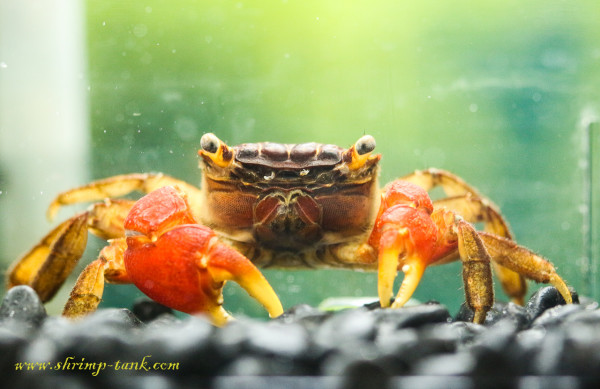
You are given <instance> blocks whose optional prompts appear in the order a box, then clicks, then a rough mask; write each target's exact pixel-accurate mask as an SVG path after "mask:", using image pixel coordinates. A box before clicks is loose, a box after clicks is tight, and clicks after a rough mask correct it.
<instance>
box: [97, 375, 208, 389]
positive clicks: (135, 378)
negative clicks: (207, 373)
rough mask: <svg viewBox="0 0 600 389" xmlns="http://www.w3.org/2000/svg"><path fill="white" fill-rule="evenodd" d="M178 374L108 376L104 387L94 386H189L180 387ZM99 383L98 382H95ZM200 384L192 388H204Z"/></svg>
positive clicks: (168, 388)
mask: <svg viewBox="0 0 600 389" xmlns="http://www.w3.org/2000/svg"><path fill="white" fill-rule="evenodd" d="M177 373H178V372H176V371H175V372H173V374H172V376H171V375H170V374H162V375H158V374H137V375H116V374H113V375H108V376H106V377H103V379H102V384H103V385H101V386H100V385H97V383H96V382H94V381H92V382H94V383H96V385H94V386H95V387H105V388H127V389H175V388H182V387H187V386H182V385H180V384H179V383H178V382H177V381H175V377H176V375H177ZM95 381H98V380H95ZM198 384H199V383H198V381H197V380H196V383H195V385H193V386H190V387H202V386H197V385H198Z"/></svg>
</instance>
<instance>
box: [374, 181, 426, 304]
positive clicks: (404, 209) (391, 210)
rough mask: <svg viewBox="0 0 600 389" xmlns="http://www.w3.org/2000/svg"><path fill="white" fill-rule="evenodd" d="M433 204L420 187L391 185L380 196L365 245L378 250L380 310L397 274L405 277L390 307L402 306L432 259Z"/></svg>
mask: <svg viewBox="0 0 600 389" xmlns="http://www.w3.org/2000/svg"><path fill="white" fill-rule="evenodd" d="M432 212H433V203H432V202H431V199H430V198H429V195H428V194H427V192H426V191H425V190H423V189H422V188H421V187H419V186H417V185H414V184H412V183H410V182H406V181H394V182H392V183H391V184H390V185H388V186H387V187H386V189H385V191H384V193H383V194H382V196H381V206H380V208H379V213H378V216H377V219H376V222H375V226H374V228H373V232H372V233H371V236H370V237H369V241H368V243H369V244H370V245H371V246H373V247H374V248H376V249H377V250H378V253H379V254H378V264H379V265H378V266H379V270H378V273H379V274H378V278H379V280H378V288H379V299H380V302H381V305H382V306H384V307H385V306H388V305H389V304H390V298H391V296H392V290H393V284H394V279H395V278H396V273H397V271H398V270H402V271H403V272H404V274H405V277H404V280H403V282H402V285H401V287H400V291H399V292H398V296H397V297H396V299H395V301H394V304H393V306H402V305H403V304H405V303H406V301H408V299H409V298H410V297H411V295H412V294H413V292H414V290H415V289H416V287H417V285H418V283H419V281H420V279H421V276H422V275H423V272H424V271H425V268H426V267H427V265H429V264H430V262H431V261H432V260H433V258H434V253H435V251H436V242H437V237H438V228H437V226H436V225H435V223H434V221H433V220H432V219H431V213H432Z"/></svg>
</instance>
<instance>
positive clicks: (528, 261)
mask: <svg viewBox="0 0 600 389" xmlns="http://www.w3.org/2000/svg"><path fill="white" fill-rule="evenodd" d="M479 235H480V237H481V239H482V240H483V242H484V243H485V245H486V247H487V250H488V252H489V253H490V255H491V256H492V257H493V258H494V260H495V261H496V262H498V263H499V264H500V265H502V266H504V267H506V268H508V269H511V270H513V271H515V272H518V273H519V274H522V275H523V276H525V277H526V278H529V279H531V280H534V281H537V282H543V283H550V284H552V285H553V286H554V287H555V288H556V289H558V291H559V292H560V294H561V295H562V296H563V298H564V299H565V301H566V302H567V303H569V304H570V303H572V301H573V300H572V297H571V292H570V291H569V289H568V288H567V285H566V284H565V282H564V281H563V279H562V278H561V277H560V276H559V275H558V274H557V273H556V270H555V269H554V266H553V265H552V264H551V263H550V262H549V261H548V260H546V259H545V258H542V257H541V256H539V255H537V254H535V253H534V252H532V251H530V250H528V249H526V248H525V247H522V246H519V245H517V244H516V243H515V242H514V241H512V240H510V239H505V238H502V237H499V236H497V235H494V234H489V233H486V232H479Z"/></svg>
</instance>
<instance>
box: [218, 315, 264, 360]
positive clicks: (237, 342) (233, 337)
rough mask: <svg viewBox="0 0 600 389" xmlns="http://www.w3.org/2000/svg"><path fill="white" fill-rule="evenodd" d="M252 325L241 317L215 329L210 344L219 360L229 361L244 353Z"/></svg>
mask: <svg viewBox="0 0 600 389" xmlns="http://www.w3.org/2000/svg"><path fill="white" fill-rule="evenodd" d="M253 325H254V323H253V322H252V321H250V320H248V319H246V318H243V317H242V318H237V319H236V320H234V321H230V322H229V323H227V324H226V325H225V326H223V327H221V328H216V329H215V331H214V335H213V336H212V342H213V344H214V347H215V349H216V350H217V352H218V353H219V355H220V356H221V358H223V359H225V360H231V359H235V358H237V357H238V356H241V355H243V354H244V353H245V352H246V349H247V344H248V339H249V338H250V336H251V332H252V328H253Z"/></svg>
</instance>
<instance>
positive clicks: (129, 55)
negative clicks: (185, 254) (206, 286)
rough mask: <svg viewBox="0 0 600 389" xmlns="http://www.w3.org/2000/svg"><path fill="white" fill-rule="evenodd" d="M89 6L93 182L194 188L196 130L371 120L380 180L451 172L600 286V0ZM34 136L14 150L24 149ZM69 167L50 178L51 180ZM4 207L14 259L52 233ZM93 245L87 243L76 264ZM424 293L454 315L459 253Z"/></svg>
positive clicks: (308, 293)
mask: <svg viewBox="0 0 600 389" xmlns="http://www.w3.org/2000/svg"><path fill="white" fill-rule="evenodd" d="M80 11H81V13H82V16H83V17H82V20H83V22H82V26H83V27H82V31H83V34H84V37H85V38H82V42H83V43H84V44H83V53H84V55H83V57H84V60H85V64H84V66H83V68H84V72H83V76H82V79H83V85H84V86H85V91H84V93H83V95H82V96H83V99H84V101H85V103H86V107H87V108H86V111H85V112H87V116H86V118H87V124H88V126H89V129H87V130H86V128H85V126H84V127H83V128H81V129H79V130H78V131H89V133H88V134H89V135H87V138H86V139H87V143H86V144H85V146H84V147H83V150H84V152H83V154H84V156H83V159H82V160H83V161H85V175H86V178H87V179H96V178H101V177H106V176H110V175H113V174H120V173H127V172H149V171H162V172H165V173H168V174H171V175H173V176H176V177H179V178H182V179H184V180H186V181H188V182H190V183H194V184H197V183H198V182H199V172H198V170H197V161H196V151H197V148H198V143H199V139H200V137H201V136H202V134H203V133H205V132H214V133H215V134H217V135H218V136H219V137H220V138H221V139H223V140H224V141H226V142H227V143H228V144H230V145H234V144H238V143H244V142H258V141H266V140H269V141H275V142H282V143H296V142H308V141H315V142H321V143H335V144H339V145H342V146H349V145H351V144H353V142H354V141H356V139H358V138H359V137H360V136H362V135H363V134H365V133H368V134H371V135H373V136H374V137H375V138H376V139H377V141H378V144H377V149H376V151H377V152H379V153H381V154H382V155H383V158H382V163H381V165H382V173H381V180H382V183H385V182H387V181H389V180H392V179H394V178H395V177H399V176H403V175H405V174H408V173H409V172H411V171H413V170H414V169H422V168H427V167H437V168H443V169H447V170H450V171H452V172H454V173H456V174H458V175H460V176H461V177H463V178H464V179H466V180H467V181H468V182H469V183H471V184H473V185H474V186H476V187H477V188H478V189H480V191H481V192H483V193H484V194H486V195H487V196H489V198H490V199H492V200H493V201H494V202H495V203H496V204H498V205H499V206H500V207H501V209H502V210H503V213H504V214H505V215H506V217H507V219H508V220H509V222H510V223H511V226H512V229H513V232H514V234H515V236H516V238H517V240H518V241H519V242H520V243H521V244H523V245H525V246H527V247H530V248H532V249H533V250H534V251H536V252H538V253H540V254H542V255H544V256H546V257H547V258H549V259H551V260H552V261H553V262H554V263H555V265H556V266H557V267H558V271H559V273H560V274H561V276H563V277H564V278H565V279H566V281H567V282H568V283H569V284H570V285H573V286H574V287H575V288H576V289H578V291H579V292H580V293H581V294H585V295H589V296H593V297H596V298H598V297H600V296H599V295H598V290H597V287H596V283H597V273H596V266H597V263H596V262H597V261H598V260H600V258H599V256H598V253H597V251H598V238H597V235H598V226H599V225H600V223H598V209H599V208H598V198H599V195H598V193H600V192H599V191H598V188H599V187H598V180H597V179H596V178H595V175H594V172H595V173H596V174H597V173H598V172H599V171H600V170H599V169H600V166H599V165H598V161H599V158H598V157H597V156H596V155H597V153H594V150H595V151H598V150H597V147H598V146H599V144H600V143H599V142H600V141H599V138H600V136H598V135H597V132H598V130H597V129H595V130H592V131H591V133H592V134H596V135H595V136H592V137H591V142H592V143H591V144H590V143H589V141H590V139H589V138H588V137H587V135H586V134H587V132H586V130H587V128H588V126H587V125H588V124H589V123H595V122H597V113H598V112H599V111H600V94H599V91H598V85H599V82H600V43H599V42H600V39H599V38H600V27H599V26H598V20H600V12H599V11H600V3H598V2H597V1H596V0H587V1H586V0H584V1H578V2H566V1H556V0H550V1H548V0H546V1H541V0H535V1H528V2H521V1H512V0H511V1H504V2H491V1H483V2H473V1H466V0H464V1H446V2H439V1H421V2H401V1H368V2H367V1H357V2H348V1H346V2H344V1H329V2H323V1H291V0H290V1H281V2H272V1H254V2H228V1H216V2H208V1H192V0H187V1H184V0H177V1H144V2H142V1H113V0H110V1H107V0H104V1H95V0H88V1H86V2H84V3H82V7H81V8H80ZM24 43H26V42H24ZM1 61H2V57H1V56H0V62H1ZM9 65H10V64H9ZM39 66H43V65H42V64H39ZM6 68H7V70H9V69H11V68H10V66H8V67H6ZM1 71H2V69H1V68H0V74H2V73H1ZM4 74H5V77H9V76H8V75H6V72H5V73H4ZM3 103H4V105H7V104H10V98H8V99H7V98H5V100H4V101H3ZM29 108H30V110H29V112H30V114H33V115H35V114H36V106H35V105H33V106H31V107H29ZM592 128H593V126H592ZM1 130H2V131H3V132H5V131H15V130H16V129H15V128H11V127H10V126H7V125H6V124H5V125H4V126H3V127H2V128H1ZM39 131H44V128H40V129H39ZM57 137H58V139H59V140H60V137H61V135H60V134H57ZM29 141H30V140H29V139H28V138H20V139H19V140H18V142H21V143H20V144H19V146H17V147H21V148H22V149H24V150H25V151H24V152H25V153H26V150H27V142H29ZM590 149H591V150H592V153H591V155H590V153H589V150H590ZM590 162H591V164H590ZM5 165H6V166H9V164H8V163H5ZM6 166H4V167H3V169H4V171H5V172H7V171H8V170H9V168H7V167H6ZM47 168H48V167H46V166H45V164H44V162H43V161H41V162H40V163H39V165H38V166H36V167H35V169H36V171H38V173H39V170H42V174H44V173H43V172H44V170H45V169H47ZM69 168H70V166H65V168H64V169H58V170H56V169H54V170H53V171H47V172H45V174H46V175H47V176H48V177H56V176H58V178H59V179H60V176H61V175H62V174H63V173H62V172H63V171H64V170H68V169H69ZM594 169H595V170H594ZM11 171H12V170H11ZM4 177H14V178H12V179H6V178H5V179H4V180H3V181H0V182H1V185H3V187H0V190H4V196H3V195H2V193H1V192H0V205H1V204H2V202H3V201H4V200H5V198H6V197H7V196H6V193H14V191H13V192H11V185H12V184H13V183H14V182H17V181H18V180H28V179H30V180H31V178H30V177H29V176H28V174H27V172H22V173H19V174H18V175H15V176H12V175H10V174H8V173H6V174H4ZM590 177H591V179H590ZM49 180H51V179H50V178H48V179H47V180H42V182H40V185H43V183H45V182H46V181H49ZM66 188H67V187H62V188H58V189H56V190H55V191H54V192H53V193H47V191H45V192H44V195H43V196H39V195H38V193H37V192H38V191H44V190H38V189H37V188H35V189H32V191H33V192H35V193H19V201H22V202H31V201H33V202H39V203H41V205H38V207H42V208H43V207H45V206H46V205H47V204H48V203H49V201H50V200H51V198H52V197H53V196H54V195H55V194H56V193H57V191H60V190H63V189H66ZM5 204H6V202H5ZM2 208H3V209H1V210H0V212H2V217H3V220H2V223H4V224H5V225H8V226H10V229H11V230H14V229H15V228H16V229H19V235H21V236H24V238H23V239H24V240H25V241H26V242H27V243H19V245H20V246H19V247H14V242H13V241H12V239H8V238H6V236H7V235H6V234H4V236H3V237H2V238H3V239H2V240H1V241H0V244H1V246H0V249H1V250H0V256H1V257H0V258H1V259H2V260H3V261H4V264H5V265H4V266H5V267H6V266H7V264H8V263H10V261H12V259H13V257H14V256H15V254H14V253H17V254H18V253H20V252H23V251H24V250H26V249H27V248H28V247H29V246H30V245H32V244H33V243H35V242H36V239H38V238H39V237H40V236H41V235H42V234H43V232H39V233H38V232H35V233H33V232H30V229H31V228H29V226H31V225H32V224H35V225H36V228H41V229H42V231H45V230H48V229H49V228H50V225H49V224H47V223H46V222H44V221H43V218H42V217H43V215H41V214H40V215H39V217H38V216H36V217H35V218H30V217H25V216H24V215H22V214H14V213H13V212H11V210H10V209H7V208H8V207H7V206H3V205H2ZM42 212H43V211H42ZM72 212H73V211H72V210H69V211H66V210H65V211H63V212H61V214H60V216H59V218H61V219H64V218H66V217H68V216H69V215H70V214H71V213H72ZM23 219H25V220H23ZM38 224H40V226H39V227H38ZM590 228H591V230H590ZM36 231H37V230H36ZM99 247H101V244H100V242H99V241H93V242H92V243H91V245H90V249H89V250H88V251H87V252H86V255H85V259H84V262H86V263H87V262H89V261H90V260H91V259H92V258H94V256H95V255H96V254H97V250H98V249H99ZM6 253H9V254H6ZM265 274H266V276H267V278H268V279H269V280H270V282H271V283H272V285H273V287H274V289H275V290H276V292H277V293H278V294H279V296H280V298H281V300H282V302H283V304H284V307H285V308H289V307H291V306H293V305H295V304H299V303H309V304H312V305H318V304H319V303H320V302H321V301H322V300H323V299H324V298H327V297H332V296H352V297H368V296H376V293H377V289H376V276H375V274H372V273H355V272H350V271H324V270H319V271H292V272H289V271H286V272H280V271H275V270H268V271H265ZM399 278H401V275H400V277H399ZM71 285H72V282H71V283H70V284H69V285H67V286H66V287H65V288H63V292H62V293H63V294H64V295H63V296H62V297H61V296H59V297H58V298H57V299H62V300H61V301H59V302H57V303H56V304H57V305H56V306H57V307H58V306H60V305H61V304H62V303H63V302H64V298H66V297H64V296H66V293H68V290H69V288H70V287H71ZM536 288H537V285H534V284H531V288H530V289H532V290H535V289H536ZM497 291H498V293H497V298H499V299H502V300H506V296H505V295H504V294H503V293H502V292H501V291H500V290H499V289H497ZM140 295H141V293H140V292H138V291H137V290H136V289H135V288H133V287H128V286H112V285H109V286H108V287H107V288H106V292H105V300H104V302H103V303H102V304H103V306H122V307H129V306H130V305H131V303H132V300H133V299H134V298H136V297H139V296H140ZM415 297H416V298H417V299H419V300H421V301H427V300H437V301H440V302H442V303H444V304H447V305H448V306H449V308H450V310H451V312H455V311H456V310H457V309H458V306H459V305H460V303H461V302H462V301H464V295H463V290H462V281H461V268H460V264H458V263H455V264H450V265H447V266H442V267H437V268H430V269H428V271H427V272H426V275H425V277H424V279H423V281H422V283H421V285H420V287H419V288H418V289H417V292H416V294H415ZM225 301H226V307H227V308H228V309H229V310H231V311H232V312H234V314H239V313H244V314H249V315H257V316H264V312H263V311H262V309H261V308H260V307H259V306H258V305H257V304H256V303H254V302H253V301H251V300H250V299H249V298H248V297H247V296H246V295H245V293H244V292H243V291H241V290H240V289H239V288H238V287H236V286H235V285H228V286H227V287H226V290H225ZM57 309H59V308H57Z"/></svg>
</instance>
